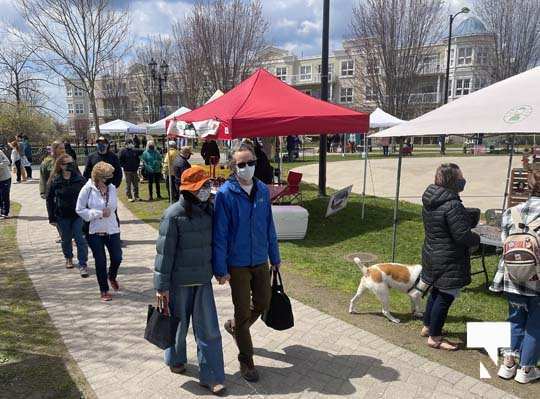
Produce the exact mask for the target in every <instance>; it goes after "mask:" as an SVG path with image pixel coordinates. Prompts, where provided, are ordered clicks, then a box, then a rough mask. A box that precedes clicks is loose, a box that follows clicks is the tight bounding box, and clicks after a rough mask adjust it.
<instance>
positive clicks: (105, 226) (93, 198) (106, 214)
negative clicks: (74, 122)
mask: <svg viewBox="0 0 540 399" xmlns="http://www.w3.org/2000/svg"><path fill="white" fill-rule="evenodd" d="M113 175H114V168H113V167H112V166H111V165H110V164H108V163H106V162H103V161H101V162H98V163H97V164H96V165H95V166H94V168H93V169H92V174H91V178H90V179H89V180H88V181H87V182H86V184H85V185H84V187H83V188H82V190H81V192H80V193H79V198H78V199H77V208H76V210H77V214H78V215H79V216H80V217H82V218H83V219H84V220H85V221H86V222H89V226H88V236H87V238H88V245H89V246H90V249H91V250H92V254H93V255H94V260H95V264H96V276H97V280H98V284H99V290H100V292H101V300H102V301H105V302H107V301H110V300H112V295H111V294H110V292H109V283H110V285H111V286H112V288H113V289H114V291H118V290H119V289H120V287H119V285H118V281H117V280H116V276H117V274H118V268H119V267H120V264H121V263H122V247H121V244H120V226H119V224H118V221H117V219H116V216H115V211H116V208H117V204H118V197H117V195H116V187H115V186H114V184H112V183H109V184H108V185H107V184H106V183H105V182H107V181H110V179H112V177H113ZM105 248H107V251H108V252H109V258H110V266H109V271H108V272H107V256H106V254H105Z"/></svg>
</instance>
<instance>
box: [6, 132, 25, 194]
mask: <svg viewBox="0 0 540 399" xmlns="http://www.w3.org/2000/svg"><path fill="white" fill-rule="evenodd" d="M9 146H10V147H11V164H12V165H13V169H14V173H15V175H16V177H17V180H16V181H15V182H14V183H13V184H17V183H20V182H21V181H23V182H25V181H26V175H23V169H22V166H21V162H22V156H21V148H20V146H19V143H18V142H17V140H13V141H12V142H11V143H9Z"/></svg>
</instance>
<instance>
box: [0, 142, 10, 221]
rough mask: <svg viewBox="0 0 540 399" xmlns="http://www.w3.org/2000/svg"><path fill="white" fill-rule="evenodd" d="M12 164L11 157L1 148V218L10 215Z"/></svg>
mask: <svg viewBox="0 0 540 399" xmlns="http://www.w3.org/2000/svg"><path fill="white" fill-rule="evenodd" d="M10 166H11V162H10V161H9V158H8V157H7V156H6V154H4V151H2V150H0V219H6V218H7V217H8V216H9V207H10V202H9V201H10V198H9V193H10V190H11V171H10Z"/></svg>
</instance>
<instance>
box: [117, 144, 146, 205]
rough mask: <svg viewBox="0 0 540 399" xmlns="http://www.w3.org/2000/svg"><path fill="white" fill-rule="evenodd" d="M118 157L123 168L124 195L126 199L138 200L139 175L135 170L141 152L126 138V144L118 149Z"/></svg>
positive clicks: (137, 168) (139, 161)
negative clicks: (124, 179)
mask: <svg viewBox="0 0 540 399" xmlns="http://www.w3.org/2000/svg"><path fill="white" fill-rule="evenodd" d="M118 158H119V160H120V165H121V166H122V169H124V176H125V178H126V196H127V197H128V201H129V202H133V201H140V198H139V175H138V173H137V172H138V170H139V165H140V163H141V153H140V151H139V150H137V149H136V148H134V144H133V141H132V140H131V139H128V140H126V146H125V148H122V150H120V155H119V157H118Z"/></svg>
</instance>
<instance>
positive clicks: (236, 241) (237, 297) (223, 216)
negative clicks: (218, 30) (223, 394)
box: [213, 143, 281, 382]
mask: <svg viewBox="0 0 540 399" xmlns="http://www.w3.org/2000/svg"><path fill="white" fill-rule="evenodd" d="M232 164H233V165H232V169H233V171H234V175H233V176H232V177H231V178H230V179H229V180H228V181H227V182H226V183H225V184H224V185H223V186H222V187H221V189H220V190H219V192H218V193H217V195H216V200H215V208H214V231H213V241H214V242H213V268H214V275H215V276H216V278H217V280H218V281H219V283H220V284H224V283H226V282H227V281H229V284H230V285H231V293H232V300H233V304H234V320H228V321H227V322H226V323H225V330H227V332H229V333H230V334H231V335H233V336H234V338H235V340H236V344H237V345H238V349H239V352H240V354H239V355H238V360H239V362H240V372H241V374H242V377H244V379H246V380H247V381H250V382H255V381H257V380H258V379H259V375H258V372H257V370H256V369H255V365H254V363H253V344H252V342H251V335H250V332H249V328H250V327H251V325H252V324H253V323H254V322H255V321H256V320H257V319H258V318H259V316H260V315H261V314H262V313H263V312H264V311H265V310H266V309H267V308H268V306H269V305H270V296H271V287H270V270H269V267H268V259H269V258H270V264H271V265H272V269H277V268H279V265H280V263H281V260H280V256H279V247H278V242H277V235H276V229H275V227H274V221H273V219H272V207H271V203H270V195H269V192H268V188H267V187H266V185H265V184H264V183H262V182H261V181H259V180H258V179H256V178H253V175H254V173H255V164H256V157H255V151H254V149H253V147H252V146H251V145H249V144H247V143H241V144H240V145H238V147H237V148H236V149H235V151H234V153H233V158H232Z"/></svg>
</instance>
